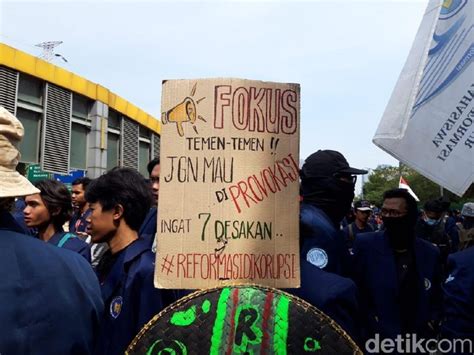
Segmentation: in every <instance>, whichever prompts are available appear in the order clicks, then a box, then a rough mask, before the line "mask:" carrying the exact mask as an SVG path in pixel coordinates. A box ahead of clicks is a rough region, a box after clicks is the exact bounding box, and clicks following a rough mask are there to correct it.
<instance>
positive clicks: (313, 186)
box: [301, 177, 354, 226]
mask: <svg viewBox="0 0 474 355" xmlns="http://www.w3.org/2000/svg"><path fill="white" fill-rule="evenodd" d="M301 192H302V195H303V201H304V202H305V203H308V204H311V205H314V206H316V207H318V208H320V209H322V210H323V211H324V213H326V214H327V215H328V217H329V218H330V219H331V221H332V222H333V224H334V225H335V226H338V225H339V223H340V222H341V220H342V219H343V218H344V216H345V215H346V213H347V212H349V210H350V209H351V204H352V200H353V199H354V184H352V183H349V182H346V181H341V180H339V179H337V178H334V177H324V178H302V180H301Z"/></svg>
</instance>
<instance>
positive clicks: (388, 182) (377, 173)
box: [363, 165, 474, 209]
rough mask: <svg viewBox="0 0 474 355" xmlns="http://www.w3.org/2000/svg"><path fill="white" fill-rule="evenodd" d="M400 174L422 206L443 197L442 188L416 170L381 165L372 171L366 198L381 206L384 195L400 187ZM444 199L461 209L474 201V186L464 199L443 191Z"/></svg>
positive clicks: (364, 191) (367, 182)
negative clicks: (465, 204) (468, 202)
mask: <svg viewBox="0 0 474 355" xmlns="http://www.w3.org/2000/svg"><path fill="white" fill-rule="evenodd" d="M400 174H401V175H402V176H403V178H404V179H405V180H406V181H407V182H408V185H409V186H410V187H411V189H412V190H413V192H415V194H416V195H417V196H418V198H419V199H420V203H419V204H420V206H422V205H423V204H424V203H425V202H426V201H428V200H431V199H436V198H439V197H441V188H440V186H439V185H437V184H435V183H434V182H432V181H431V180H429V179H427V178H425V177H424V176H423V175H421V174H420V173H418V172H416V171H415V170H413V169H410V168H409V167H407V166H405V165H401V166H400V167H395V166H389V165H379V166H378V167H377V168H376V169H374V170H372V171H371V173H370V174H369V177H368V181H366V183H365V184H364V186H363V193H364V198H365V199H366V200H369V201H370V202H371V203H373V204H375V205H377V206H381V205H382V196H383V193H384V192H385V191H387V190H390V189H393V188H396V187H398V183H399V180H400ZM443 197H444V198H445V199H446V200H448V201H449V202H451V208H457V209H460V208H461V207H462V205H463V204H464V203H465V202H467V201H473V200H474V184H473V185H471V187H470V188H469V189H468V190H467V191H466V193H465V194H464V196H463V197H462V198H461V197H459V196H457V195H455V194H453V193H452V192H450V191H448V190H446V189H444V190H443Z"/></svg>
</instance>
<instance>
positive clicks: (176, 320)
mask: <svg viewBox="0 0 474 355" xmlns="http://www.w3.org/2000/svg"><path fill="white" fill-rule="evenodd" d="M195 320H196V306H192V307H191V308H189V309H187V310H185V311H180V312H176V313H174V314H173V316H172V317H171V320H170V322H171V324H173V325H177V326H178V327H187V326H188V325H191V324H193V323H194V321H195Z"/></svg>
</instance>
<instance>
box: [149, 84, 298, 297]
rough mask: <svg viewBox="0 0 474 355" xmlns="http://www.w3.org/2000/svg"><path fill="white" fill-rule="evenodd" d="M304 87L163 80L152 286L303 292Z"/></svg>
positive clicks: (295, 85)
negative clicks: (245, 285) (246, 285)
mask: <svg viewBox="0 0 474 355" xmlns="http://www.w3.org/2000/svg"><path fill="white" fill-rule="evenodd" d="M299 109H300V91H299V85H297V84H279V83H269V82H260V81H249V80H240V79H203V80H172V81H165V82H164V83H163V92H162V112H163V113H162V123H163V125H162V136H161V156H160V160H161V175H160V197H159V204H158V205H159V211H158V226H157V227H158V228H157V231H158V240H157V244H158V247H157V259H156V272H155V285H156V286H157V287H160V288H186V289H196V288H208V287H213V286H219V285H226V284H235V283H258V284H263V285H267V286H272V287H298V286H299V278H300V276H299V273H300V272H299V240H298V239H299V238H298V236H299V229H298V211H299V198H298V194H299V175H298V171H299V167H298V161H299V118H300V117H299Z"/></svg>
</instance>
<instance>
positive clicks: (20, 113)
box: [0, 43, 161, 178]
mask: <svg viewBox="0 0 474 355" xmlns="http://www.w3.org/2000/svg"><path fill="white" fill-rule="evenodd" d="M0 105H2V106H4V107H5V108H6V109H7V110H9V111H10V112H11V113H12V114H14V115H15V116H16V117H17V118H18V119H19V120H20V121H21V122H22V123H23V126H24V128H25V137H24V138H23V141H22V142H21V144H20V146H19V148H20V152H21V162H22V163H25V164H26V165H36V164H38V165H39V166H40V167H41V169H42V170H43V171H45V172H50V173H56V174H63V175H67V174H69V173H71V172H74V171H78V170H81V171H85V172H86V175H87V176H89V177H91V178H95V177H98V176H100V175H101V174H103V173H104V172H105V171H106V170H109V169H111V168H113V167H115V166H122V167H130V168H133V169H136V170H138V171H140V172H141V173H142V174H143V175H144V176H147V172H146V165H147V163H148V161H149V160H151V159H152V158H154V157H157V156H159V152H160V131H161V124H160V121H159V120H157V119H156V118H154V117H153V116H151V115H149V114H147V113H146V112H144V111H143V110H141V109H139V108H138V107H136V106H135V105H133V104H132V103H130V102H128V101H126V100H125V99H123V98H121V97H119V96H118V95H116V94H114V93H113V92H111V91H109V90H108V89H106V88H104V87H103V86H101V85H99V84H95V83H93V82H91V81H88V80H87V79H84V78H82V77H80V76H78V75H75V74H73V73H71V72H69V71H67V70H65V69H63V68H60V67H58V66H56V65H54V64H51V63H49V62H46V61H44V60H42V59H40V58H37V57H34V56H31V55H29V54H27V53H25V52H22V51H20V50H18V49H15V48H13V47H10V46H7V45H5V44H1V43H0Z"/></svg>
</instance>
